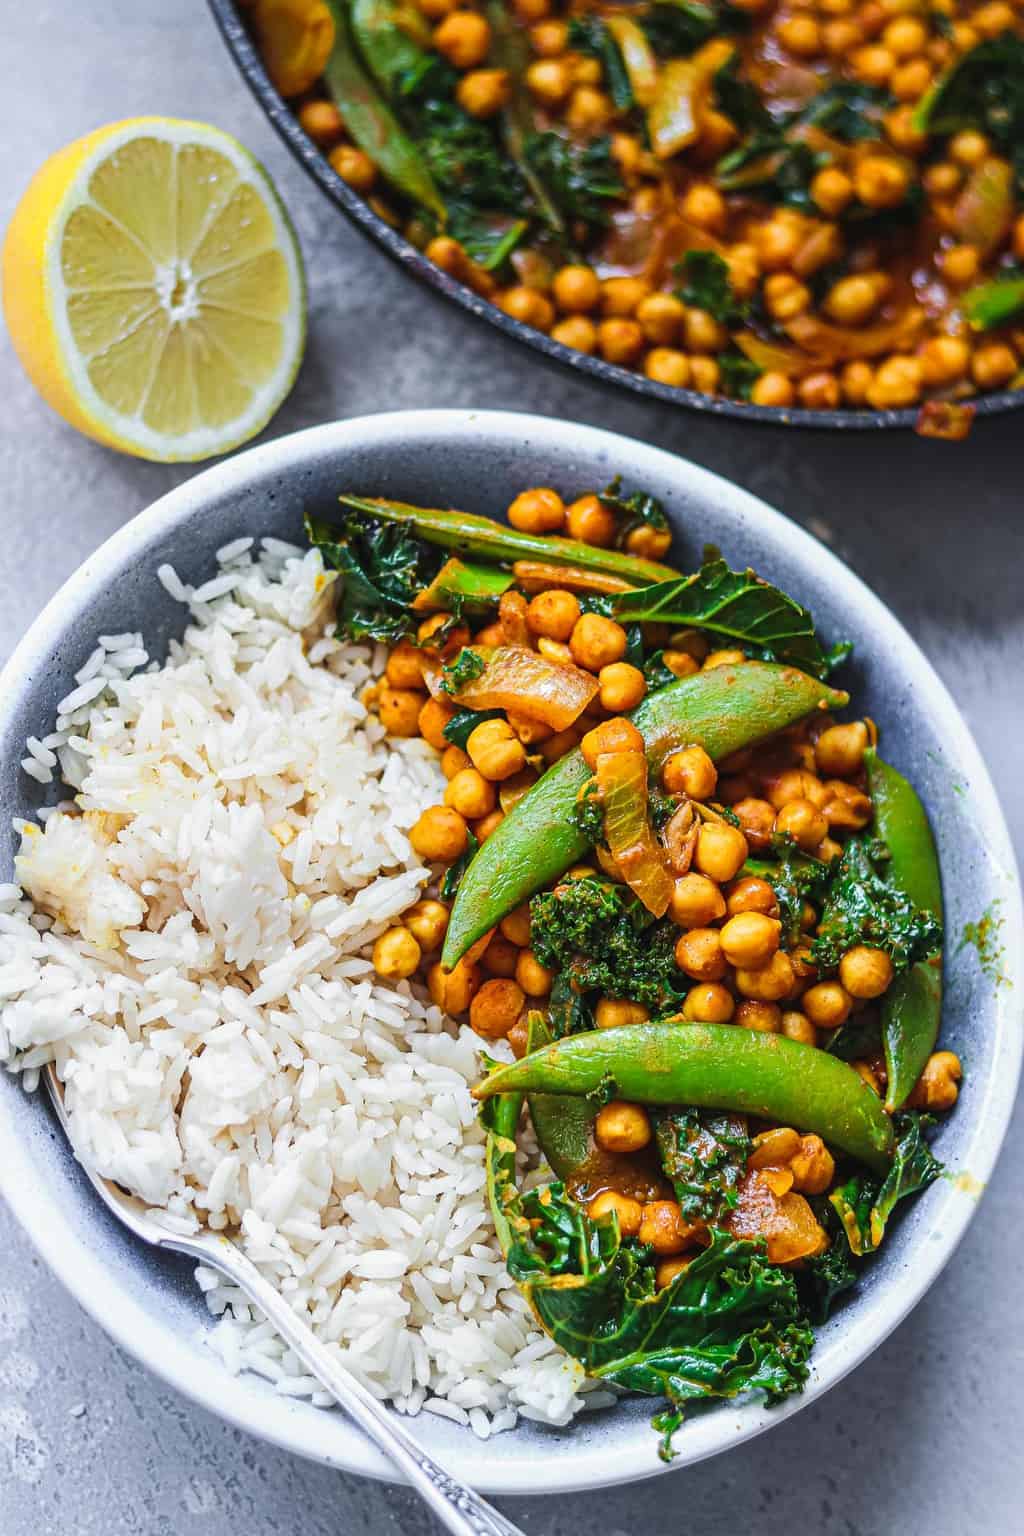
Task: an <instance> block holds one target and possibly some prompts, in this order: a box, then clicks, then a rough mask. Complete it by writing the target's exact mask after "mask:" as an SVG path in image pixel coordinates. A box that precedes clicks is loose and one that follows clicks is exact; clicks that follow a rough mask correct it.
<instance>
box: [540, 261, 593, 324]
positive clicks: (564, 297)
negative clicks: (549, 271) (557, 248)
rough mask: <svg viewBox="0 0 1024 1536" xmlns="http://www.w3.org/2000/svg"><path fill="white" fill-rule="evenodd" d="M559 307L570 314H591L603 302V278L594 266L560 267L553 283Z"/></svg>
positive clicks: (553, 291) (553, 292)
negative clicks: (601, 278)
mask: <svg viewBox="0 0 1024 1536" xmlns="http://www.w3.org/2000/svg"><path fill="white" fill-rule="evenodd" d="M551 292H552V294H553V295H554V300H555V303H556V304H557V305H558V307H559V309H561V310H564V311H565V312H566V313H568V314H581V315H587V314H590V313H591V311H592V310H595V309H596V308H597V306H598V304H599V303H600V302H601V280H600V278H599V277H598V276H597V273H596V272H595V271H594V270H593V268H592V267H584V266H579V265H577V266H569V267H560V268H559V270H558V271H557V272H556V273H555V275H554V278H553V280H552V283H551Z"/></svg>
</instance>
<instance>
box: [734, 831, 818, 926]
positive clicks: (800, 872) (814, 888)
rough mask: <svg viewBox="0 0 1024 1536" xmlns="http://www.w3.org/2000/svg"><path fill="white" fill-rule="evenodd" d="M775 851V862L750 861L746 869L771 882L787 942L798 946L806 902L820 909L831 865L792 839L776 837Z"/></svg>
mask: <svg viewBox="0 0 1024 1536" xmlns="http://www.w3.org/2000/svg"><path fill="white" fill-rule="evenodd" d="M772 852H773V853H774V855H775V858H774V860H769V859H748V860H747V862H746V864H745V865H744V869H745V871H746V873H747V874H751V875H759V876H760V877H761V879H762V880H767V881H768V884H769V885H770V886H771V888H772V890H773V891H774V892H775V900H776V901H777V902H778V904H779V917H780V918H781V920H782V932H783V937H784V940H785V942H786V943H787V944H795V943H796V941H797V940H798V939H799V937H800V932H801V928H802V921H801V919H802V917H803V910H804V903H805V902H810V904H811V905H812V906H815V907H817V906H820V905H821V903H822V901H824V899H825V892H826V891H827V890H828V883H829V878H830V866H829V865H828V864H825V863H823V862H822V861H821V860H820V859H814V858H811V856H810V855H809V854H806V853H802V852H801V850H800V849H799V848H798V847H797V845H796V843H794V842H793V840H792V838H788V837H776V838H773V840H772Z"/></svg>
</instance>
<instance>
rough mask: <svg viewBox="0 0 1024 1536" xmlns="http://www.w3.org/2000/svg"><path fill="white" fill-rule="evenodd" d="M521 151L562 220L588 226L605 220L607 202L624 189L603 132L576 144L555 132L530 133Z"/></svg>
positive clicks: (599, 224)
mask: <svg viewBox="0 0 1024 1536" xmlns="http://www.w3.org/2000/svg"><path fill="white" fill-rule="evenodd" d="M523 154H524V156H525V159H526V163H527V165H528V166H529V167H530V168H531V169H532V170H533V171H534V172H536V174H537V176H539V177H540V179H541V181H542V182H543V183H544V185H545V186H546V188H547V189H548V192H549V193H550V195H551V197H552V198H553V200H554V202H555V203H556V204H557V206H558V209H559V211H560V212H561V213H562V214H563V216H564V217H565V218H566V219H568V220H570V221H579V222H580V223H582V224H585V225H586V226H587V227H588V228H591V229H601V228H603V227H604V225H606V224H607V223H608V220H609V217H610V211H609V203H611V202H613V201H614V200H615V199H616V198H618V197H621V196H622V195H623V193H624V191H625V188H624V187H623V185H622V181H621V179H620V177H619V172H618V168H617V166H616V164H615V161H614V159H613V158H612V149H611V139H610V138H609V137H608V135H607V134H602V135H601V137H600V138H596V139H591V141H590V143H589V144H587V145H585V146H583V147H580V146H579V145H577V144H573V143H571V142H570V141H569V140H568V139H563V138H562V137H561V135H559V134H557V133H533V134H531V135H530V136H529V138H528V139H527V140H526V142H525V144H524V145H523Z"/></svg>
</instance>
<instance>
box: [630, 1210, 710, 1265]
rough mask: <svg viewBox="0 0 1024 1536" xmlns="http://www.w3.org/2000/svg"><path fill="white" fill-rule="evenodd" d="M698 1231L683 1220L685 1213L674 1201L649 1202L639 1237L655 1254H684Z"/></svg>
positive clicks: (644, 1211) (644, 1212) (641, 1223)
mask: <svg viewBox="0 0 1024 1536" xmlns="http://www.w3.org/2000/svg"><path fill="white" fill-rule="evenodd" d="M696 1230H697V1229H696V1228H695V1227H694V1226H692V1225H691V1224H690V1223H688V1222H686V1221H684V1220H683V1213H682V1211H681V1210H680V1209H679V1207H678V1205H677V1204H676V1202H675V1201H674V1200H648V1201H647V1202H646V1203H645V1205H644V1208H643V1219H642V1221H641V1222H640V1231H639V1233H638V1234H637V1235H638V1237H639V1238H640V1241H641V1242H642V1243H648V1244H649V1245H650V1246H651V1247H652V1248H653V1249H654V1252H655V1253H658V1254H673V1253H682V1251H683V1249H684V1248H686V1247H688V1246H689V1245H690V1243H691V1242H692V1241H693V1237H694V1234H695V1232H696Z"/></svg>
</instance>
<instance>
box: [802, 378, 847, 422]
mask: <svg viewBox="0 0 1024 1536" xmlns="http://www.w3.org/2000/svg"><path fill="white" fill-rule="evenodd" d="M839 400H840V390H839V380H838V379H837V378H836V376H835V374H834V373H830V372H829V371H828V370H827V369H824V368H823V369H821V370H820V371H819V372H818V373H808V374H805V375H804V377H803V378H802V379H801V380H800V404H801V405H803V406H806V407H807V409H808V410H812V411H834V410H836V408H837V407H838V405H839Z"/></svg>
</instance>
